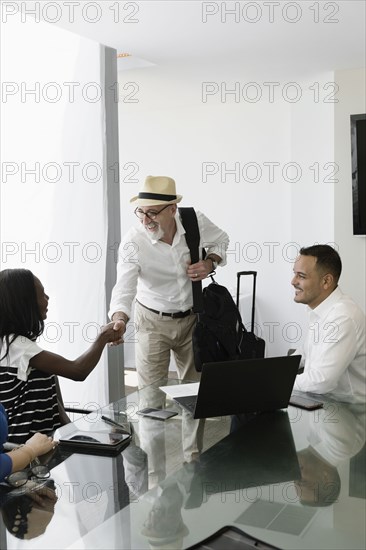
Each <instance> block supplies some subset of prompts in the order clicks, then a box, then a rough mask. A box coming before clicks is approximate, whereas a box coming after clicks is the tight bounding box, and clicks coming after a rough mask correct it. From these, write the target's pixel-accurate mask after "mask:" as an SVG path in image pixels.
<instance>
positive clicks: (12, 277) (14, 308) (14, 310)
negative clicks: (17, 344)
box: [0, 269, 44, 359]
mask: <svg viewBox="0 0 366 550" xmlns="http://www.w3.org/2000/svg"><path fill="white" fill-rule="evenodd" d="M43 330H44V322H43V319H42V318H41V315H40V312H39V308H38V303H37V293H36V287H35V284H34V276H33V273H32V272H31V271H29V269H4V270H3V271H0V347H1V348H2V347H3V345H4V343H5V353H4V352H3V350H2V351H1V354H0V359H3V358H4V357H6V356H7V355H8V353H9V347H10V345H11V344H12V342H14V340H15V338H17V337H18V336H25V337H26V338H29V340H32V341H35V340H36V339H37V338H38V336H40V335H41V334H42V332H43ZM11 335H13V336H11Z"/></svg>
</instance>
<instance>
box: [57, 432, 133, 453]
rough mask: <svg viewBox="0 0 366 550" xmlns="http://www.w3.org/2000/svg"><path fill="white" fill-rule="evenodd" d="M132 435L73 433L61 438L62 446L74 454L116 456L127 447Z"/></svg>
mask: <svg viewBox="0 0 366 550" xmlns="http://www.w3.org/2000/svg"><path fill="white" fill-rule="evenodd" d="M130 441H131V435H129V434H126V433H119V432H91V431H88V432H83V431H76V432H72V433H70V434H68V435H66V436H64V437H62V436H61V438H60V445H62V446H64V447H67V448H69V449H70V450H72V451H73V452H78V453H88V454H104V455H116V454H119V453H120V452H121V451H122V449H124V448H125V447H127V445H128V444H129V442H130Z"/></svg>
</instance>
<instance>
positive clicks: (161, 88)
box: [119, 67, 334, 355]
mask: <svg viewBox="0 0 366 550" xmlns="http://www.w3.org/2000/svg"><path fill="white" fill-rule="evenodd" d="M216 76H217V75H216ZM241 77H242V78H241ZM266 80H267V79H266V78H265V76H264V77H263V78H260V76H258V75H256V77H255V79H254V77H252V78H251V77H250V76H249V75H238V74H236V75H235V77H234V78H232V79H230V76H229V75H226V77H225V79H223V78H216V79H215V83H216V84H215V85H214V84H212V85H211V88H210V89H211V90H212V94H213V95H210V96H207V97H206V101H203V100H202V82H212V81H213V78H212V75H209V74H208V75H203V74H195V72H194V69H192V72H191V73H190V74H182V73H180V72H179V71H178V70H175V69H171V70H170V71H168V70H166V71H163V70H161V69H160V68H158V67H154V68H149V69H143V70H135V71H124V72H120V73H119V81H120V87H121V92H122V91H123V90H122V88H123V87H124V88H125V90H124V91H123V93H125V94H126V93H128V92H131V91H132V90H134V91H135V92H136V93H135V95H134V97H133V99H134V100H135V102H134V103H130V102H128V101H130V99H131V98H129V97H125V98H123V97H122V93H121V95H120V101H121V102H120V105H119V116H120V121H119V125H120V160H121V168H122V174H121V180H122V193H121V200H122V231H123V232H125V231H126V230H127V229H128V227H129V226H130V225H131V223H136V220H135V219H134V216H133V214H132V207H131V205H130V204H129V198H130V197H132V196H133V195H134V194H136V192H138V189H139V187H140V186H141V185H142V183H143V181H144V178H145V177H146V175H148V174H153V175H159V174H160V175H162V174H165V175H170V176H172V177H174V178H175V180H176V183H177V188H178V192H179V193H181V194H182V195H183V203H182V205H186V206H190V205H194V206H195V207H196V208H197V209H200V210H202V211H204V212H205V213H206V214H207V215H208V217H210V218H211V219H212V220H213V221H215V223H217V224H218V225H219V226H221V227H222V228H224V229H225V230H226V231H227V232H228V233H229V235H230V239H231V244H230V248H229V262H228V266H227V267H226V268H224V269H222V270H221V269H219V270H218V276H217V280H218V282H222V283H223V284H225V285H226V286H228V287H229V288H231V289H232V290H234V289H235V285H236V272H237V271H240V270H257V271H258V283H257V284H258V288H257V305H258V309H259V318H260V320H261V326H260V327H259V332H260V333H261V334H262V336H263V337H264V338H265V339H266V341H267V355H279V354H282V353H283V354H284V353H286V352H287V349H288V348H289V347H294V346H296V344H297V343H298V341H299V339H300V338H301V337H302V335H303V322H304V308H303V307H302V306H298V305H295V304H294V303H293V291H292V287H291V285H290V280H291V277H292V263H293V260H294V259H295V257H296V255H297V250H298V245H299V246H302V245H305V244H310V243H313V242H316V241H317V242H322V241H323V242H324V241H327V242H331V241H333V240H334V239H333V185H332V184H329V185H323V183H322V182H315V181H314V183H312V182H311V181H309V177H312V178H313V179H316V178H315V176H314V174H313V172H314V170H315V168H314V169H313V171H312V170H311V169H310V168H309V167H310V166H313V165H314V163H315V162H318V163H319V166H320V172H321V177H322V178H324V177H325V175H327V174H328V172H329V171H328V172H324V169H323V166H324V164H325V163H326V162H333V161H334V158H333V109H334V104H333V103H331V104H329V103H324V101H323V99H324V97H326V94H325V91H324V89H323V86H325V85H326V83H328V82H329V81H333V80H334V79H333V75H332V74H330V75H329V74H325V75H314V79H313V80H311V81H309V82H304V83H300V82H298V83H295V84H296V86H292V87H290V86H287V85H286V82H285V83H283V84H281V85H279V86H276V87H275V88H274V92H273V94H274V95H273V97H270V94H269V88H268V86H267V87H266V86H265V85H264V84H263V83H265V82H266ZM251 81H254V82H257V83H258V85H259V86H260V92H258V88H256V87H255V86H253V87H252V88H247V89H245V90H244V88H243V87H242V86H241V84H242V83H247V82H251ZM236 82H237V83H238V85H239V88H237V85H236ZM314 83H319V84H317V86H318V87H319V91H320V94H319V98H320V99H321V101H318V102H314V94H315V93H316V91H317V88H316V86H315V87H314V90H313V89H309V86H312V85H313V84H314ZM225 86H226V90H229V89H231V90H237V91H238V90H239V93H238V94H237V95H235V94H226V95H225V94H224V95H223V96H222V95H221V93H220V92H221V91H225ZM256 91H257V92H258V93H260V94H261V95H258V97H259V99H258V98H257V99H258V101H253V98H254V97H255V93H256ZM327 91H328V93H329V91H330V90H327ZM216 92H217V93H216ZM296 96H298V97H297V100H296V101H294V98H296ZM291 162H294V163H296V166H294V167H293V169H291V167H290V164H289V163H291ZM129 163H132V164H129ZM204 163H210V165H209V169H210V170H211V171H212V172H216V173H212V174H211V175H206V176H207V177H204V176H205V174H204V173H203V166H206V167H207V164H206V165H205V164H204ZM221 163H226V167H227V168H228V169H231V170H234V169H235V165H236V166H237V167H239V170H240V173H239V174H237V175H236V174H235V173H232V174H225V173H224V171H223V170H222V169H221ZM248 163H252V164H251V165H249V164H248ZM268 163H278V164H279V165H278V166H275V167H274V168H273V169H274V174H273V178H272V180H271V176H272V175H271V173H270V167H269V164H268ZM297 165H299V166H300V172H301V176H300V177H299V178H298V177H297V175H298V174H300V172H298V168H297ZM272 166H273V165H272ZM243 169H244V176H243ZM246 169H247V171H246V172H245V170H246ZM132 170H134V172H135V173H134V175H133V176H132V177H130V178H129V177H128V176H129V175H131V172H132ZM256 176H257V177H258V181H256V182H254V179H255V177H256ZM131 180H134V181H131ZM246 180H251V181H246ZM297 180H299V181H297ZM293 243H297V244H293ZM247 284H248V283H247ZM248 290H249V284H248Z"/></svg>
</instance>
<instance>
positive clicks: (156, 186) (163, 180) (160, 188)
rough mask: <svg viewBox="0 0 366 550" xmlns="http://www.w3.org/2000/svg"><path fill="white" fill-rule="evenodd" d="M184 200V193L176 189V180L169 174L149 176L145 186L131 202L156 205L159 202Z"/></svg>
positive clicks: (141, 204) (171, 202)
mask: <svg viewBox="0 0 366 550" xmlns="http://www.w3.org/2000/svg"><path fill="white" fill-rule="evenodd" d="M181 200H182V195H177V194H176V191H175V181H174V180H173V178H169V177H167V176H147V178H146V180H145V183H144V186H143V188H142V190H141V191H140V193H139V194H138V195H137V196H136V197H132V199H131V200H130V202H136V204H137V205H138V206H155V205H158V204H176V203H178V202H180V201H181Z"/></svg>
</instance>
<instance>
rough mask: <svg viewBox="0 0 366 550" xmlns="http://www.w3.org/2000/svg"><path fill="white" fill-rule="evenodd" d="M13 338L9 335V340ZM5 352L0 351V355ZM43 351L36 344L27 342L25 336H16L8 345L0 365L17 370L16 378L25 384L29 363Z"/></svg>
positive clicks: (30, 341) (27, 339)
mask: <svg viewBox="0 0 366 550" xmlns="http://www.w3.org/2000/svg"><path fill="white" fill-rule="evenodd" d="M12 338H13V334H11V335H10V340H11V339H12ZM4 351H5V342H4V350H3V349H2V350H1V355H3V353H4ZM42 351H43V349H42V348H40V347H39V345H38V344H36V343H35V342H33V341H32V340H29V338H26V337H25V336H17V338H15V340H14V342H13V343H12V344H11V345H10V348H9V353H8V355H7V356H6V358H5V359H3V360H2V361H1V364H2V365H4V366H7V367H13V368H16V369H17V375H16V376H17V378H18V379H19V380H22V382H26V381H27V380H28V374H29V371H30V369H31V367H30V366H29V361H30V360H31V359H32V358H33V357H34V356H35V355H38V354H39V353H41V352H42Z"/></svg>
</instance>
